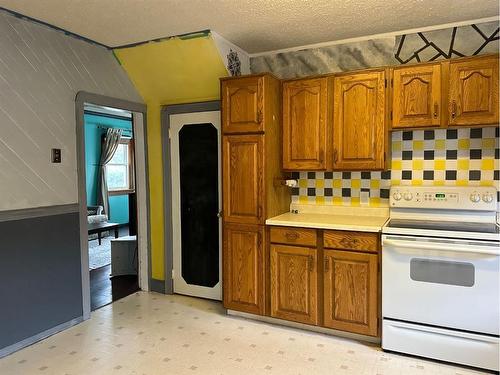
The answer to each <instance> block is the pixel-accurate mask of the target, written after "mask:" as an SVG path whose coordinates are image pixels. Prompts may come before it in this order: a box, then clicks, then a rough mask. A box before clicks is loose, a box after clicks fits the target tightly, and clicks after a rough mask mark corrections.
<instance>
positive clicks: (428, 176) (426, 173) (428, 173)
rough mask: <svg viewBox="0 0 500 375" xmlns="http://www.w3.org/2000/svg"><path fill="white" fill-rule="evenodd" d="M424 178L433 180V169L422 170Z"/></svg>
mask: <svg viewBox="0 0 500 375" xmlns="http://www.w3.org/2000/svg"><path fill="white" fill-rule="evenodd" d="M424 180H434V171H424Z"/></svg>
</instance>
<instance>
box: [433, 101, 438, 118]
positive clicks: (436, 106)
mask: <svg viewBox="0 0 500 375" xmlns="http://www.w3.org/2000/svg"><path fill="white" fill-rule="evenodd" d="M438 112H439V105H438V104H437V103H434V118H438Z"/></svg>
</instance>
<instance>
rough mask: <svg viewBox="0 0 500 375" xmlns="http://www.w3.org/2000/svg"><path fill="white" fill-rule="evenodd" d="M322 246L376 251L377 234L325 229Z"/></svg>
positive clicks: (377, 244)
mask: <svg viewBox="0 0 500 375" xmlns="http://www.w3.org/2000/svg"><path fill="white" fill-rule="evenodd" d="M324 247H325V248H328V249H346V250H359V251H369V252H374V253H376V252H378V249H379V234H378V233H367V232H348V231H332V230H325V234H324Z"/></svg>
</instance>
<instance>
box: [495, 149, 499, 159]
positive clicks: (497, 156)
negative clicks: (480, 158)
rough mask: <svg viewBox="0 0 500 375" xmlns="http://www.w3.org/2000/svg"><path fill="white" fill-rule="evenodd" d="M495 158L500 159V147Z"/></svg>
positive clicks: (496, 150)
mask: <svg viewBox="0 0 500 375" xmlns="http://www.w3.org/2000/svg"><path fill="white" fill-rule="evenodd" d="M495 159H500V148H496V149H495Z"/></svg>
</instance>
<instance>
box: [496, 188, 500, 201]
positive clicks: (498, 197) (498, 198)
mask: <svg viewBox="0 0 500 375" xmlns="http://www.w3.org/2000/svg"><path fill="white" fill-rule="evenodd" d="M497 202H500V190H499V191H497Z"/></svg>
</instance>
